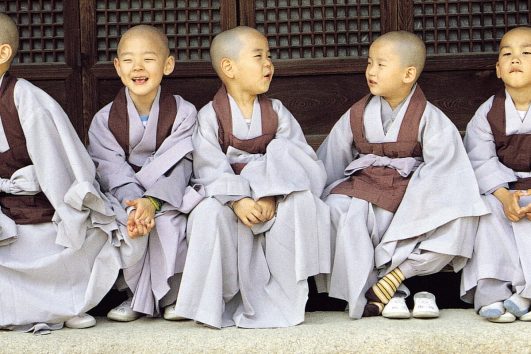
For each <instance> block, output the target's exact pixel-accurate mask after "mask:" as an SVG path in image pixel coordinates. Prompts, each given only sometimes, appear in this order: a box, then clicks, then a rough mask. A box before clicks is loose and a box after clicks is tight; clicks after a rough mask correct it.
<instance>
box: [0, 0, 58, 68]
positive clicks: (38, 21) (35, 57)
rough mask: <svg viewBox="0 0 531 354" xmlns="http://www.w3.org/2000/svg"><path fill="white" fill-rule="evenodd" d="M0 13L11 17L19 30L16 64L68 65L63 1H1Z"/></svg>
mask: <svg viewBox="0 0 531 354" xmlns="http://www.w3.org/2000/svg"><path fill="white" fill-rule="evenodd" d="M0 12H3V13H5V14H7V15H9V16H11V18H12V19H13V20H14V21H15V23H16V24H17V26H18V29H19V30H18V32H19V36H20V42H19V50H18V56H17V58H16V59H15V63H62V62H65V51H64V46H65V45H64V27H63V26H64V20H63V1H60V0H36V1H35V0H26V1H0Z"/></svg>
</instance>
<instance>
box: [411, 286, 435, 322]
mask: <svg viewBox="0 0 531 354" xmlns="http://www.w3.org/2000/svg"><path fill="white" fill-rule="evenodd" d="M413 302H414V303H415V306H414V307H413V317H415V318H436V317H439V308H438V307H437V304H436V303H435V295H433V294H432V293H429V292H427V291H421V292H418V293H416V294H415V296H413Z"/></svg>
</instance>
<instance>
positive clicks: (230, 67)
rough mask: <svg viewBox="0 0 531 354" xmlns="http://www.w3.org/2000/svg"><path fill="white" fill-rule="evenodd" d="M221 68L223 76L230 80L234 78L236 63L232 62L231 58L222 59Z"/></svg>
mask: <svg viewBox="0 0 531 354" xmlns="http://www.w3.org/2000/svg"><path fill="white" fill-rule="evenodd" d="M219 66H220V69H221V72H222V73H223V75H225V76H226V77H228V78H229V79H233V78H234V63H233V62H232V60H230V59H229V58H223V59H221V62H220V63H219Z"/></svg>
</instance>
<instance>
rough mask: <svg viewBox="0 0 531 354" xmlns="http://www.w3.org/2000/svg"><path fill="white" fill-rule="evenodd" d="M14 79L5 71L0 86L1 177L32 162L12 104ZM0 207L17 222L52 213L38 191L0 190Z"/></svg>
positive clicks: (47, 218)
mask: <svg viewBox="0 0 531 354" xmlns="http://www.w3.org/2000/svg"><path fill="white" fill-rule="evenodd" d="M16 82H17V79H16V78H15V77H13V76H9V74H8V73H6V74H5V75H4V79H3V80H2V86H1V87H0V103H1V104H0V117H1V119H2V125H3V127H4V132H5V134H6V138H7V141H8V143H9V150H8V151H6V152H4V153H0V177H1V178H11V175H12V174H13V173H14V172H15V171H16V170H18V169H21V168H23V167H26V166H29V165H32V164H33V162H32V161H31V159H30V157H29V154H28V149H27V147H26V138H25V136H24V132H23V130H22V126H21V124H20V120H19V117H18V112H17V108H16V107H15V99H14V90H15V84H16ZM0 207H1V208H2V212H3V213H4V214H6V215H7V216H9V217H10V218H11V219H13V220H14V221H15V222H16V223H17V224H20V225H24V224H39V223H43V222H50V221H52V217H53V214H54V213H55V210H54V208H53V207H52V205H51V204H50V202H49V201H48V198H46V196H45V195H44V193H42V192H40V193H37V194H35V195H13V194H8V193H0Z"/></svg>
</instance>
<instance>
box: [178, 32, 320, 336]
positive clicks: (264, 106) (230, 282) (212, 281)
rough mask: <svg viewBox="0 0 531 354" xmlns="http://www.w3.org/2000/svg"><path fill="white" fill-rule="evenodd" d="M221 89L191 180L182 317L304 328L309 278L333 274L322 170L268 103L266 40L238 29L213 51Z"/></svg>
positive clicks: (204, 126)
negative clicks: (193, 197) (198, 194)
mask: <svg viewBox="0 0 531 354" xmlns="http://www.w3.org/2000/svg"><path fill="white" fill-rule="evenodd" d="M210 53H211V59H212V64H213V66H214V69H215V71H216V72H217V74H218V76H219V77H220V79H221V81H222V82H223V86H222V87H221V88H220V89H219V91H218V92H217V93H216V95H215V96H214V99H213V101H212V102H210V103H208V104H207V105H206V106H205V107H203V108H202V109H201V110H200V112H199V114H198V126H197V129H196V131H195V132H194V136H193V142H194V152H193V157H194V179H193V180H194V182H195V183H199V184H202V185H203V186H204V187H205V192H206V195H207V198H206V199H205V200H203V201H202V202H201V203H200V204H199V205H198V206H197V207H196V208H195V209H194V210H193V211H192V213H191V214H190V219H189V221H188V231H187V237H188V241H189V245H188V256H187V259H186V265H185V268H184V273H183V279H182V284H181V288H180V290H179V296H178V299H177V305H176V313H177V314H178V315H180V316H183V317H187V318H191V319H194V320H196V321H198V322H201V323H203V324H205V325H207V326H209V327H215V328H220V327H226V326H234V325H236V326H238V327H246V328H264V327H287V326H293V325H296V324H299V323H301V322H303V321H304V311H305V304H306V300H307V298H308V283H307V278H308V277H309V276H312V275H315V274H318V273H326V272H328V270H329V259H330V258H329V244H330V241H329V233H330V229H329V227H330V224H329V210H328V207H327V206H326V204H324V203H323V202H322V201H321V200H320V199H319V196H320V194H321V192H322V189H323V187H324V183H325V180H326V175H325V171H324V168H323V165H322V163H321V162H320V161H318V160H317V157H316V155H315V152H314V151H313V149H312V148H311V147H310V146H309V145H308V144H307V143H306V140H305V138H304V135H303V133H302V130H301V128H300V126H299V124H298V123H297V121H296V120H295V119H294V117H293V116H292V115H291V113H290V112H289V111H288V110H287V109H286V108H285V107H284V106H283V105H282V103H281V102H280V101H278V100H275V99H273V100H271V99H268V98H265V97H263V96H261V94H263V93H265V92H266V91H267V90H268V89H269V85H270V83H271V79H272V78H273V73H274V66H273V64H272V62H271V59H270V57H269V47H268V43H267V39H266V38H265V37H264V36H263V35H262V34H261V33H260V32H258V31H256V30H255V29H252V28H249V27H237V28H234V29H231V30H228V31H225V32H222V33H221V34H219V35H217V36H216V37H215V38H214V41H213V42H212V46H211V49H210Z"/></svg>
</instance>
